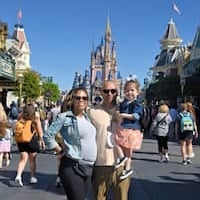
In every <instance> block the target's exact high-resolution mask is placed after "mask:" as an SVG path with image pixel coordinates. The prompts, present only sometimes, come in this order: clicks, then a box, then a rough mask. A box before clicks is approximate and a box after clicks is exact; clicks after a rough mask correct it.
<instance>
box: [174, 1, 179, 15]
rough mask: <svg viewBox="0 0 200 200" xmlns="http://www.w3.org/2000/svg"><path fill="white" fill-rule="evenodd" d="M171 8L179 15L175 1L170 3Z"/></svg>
mask: <svg viewBox="0 0 200 200" xmlns="http://www.w3.org/2000/svg"><path fill="white" fill-rule="evenodd" d="M172 9H173V10H174V11H175V12H176V13H178V14H179V15H180V14H181V11H180V10H179V8H178V7H177V5H176V4H175V3H173V4H172Z"/></svg>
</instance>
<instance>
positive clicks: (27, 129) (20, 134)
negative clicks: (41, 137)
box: [14, 119, 36, 143]
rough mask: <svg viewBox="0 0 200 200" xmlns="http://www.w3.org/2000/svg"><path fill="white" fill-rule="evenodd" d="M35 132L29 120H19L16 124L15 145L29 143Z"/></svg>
mask: <svg viewBox="0 0 200 200" xmlns="http://www.w3.org/2000/svg"><path fill="white" fill-rule="evenodd" d="M35 133H36V130H35V128H34V126H33V123H32V121H31V120H26V121H25V120H23V119H20V120H18V121H17V122H16V125H15V130H14V136H15V141H16V142H17V143H26V142H30V141H31V139H32V137H33V135H34V134H35Z"/></svg>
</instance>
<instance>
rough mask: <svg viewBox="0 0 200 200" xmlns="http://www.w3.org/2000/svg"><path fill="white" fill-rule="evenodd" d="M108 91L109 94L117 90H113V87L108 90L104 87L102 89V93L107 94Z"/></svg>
mask: <svg viewBox="0 0 200 200" xmlns="http://www.w3.org/2000/svg"><path fill="white" fill-rule="evenodd" d="M109 92H111V94H115V93H116V92H117V90H115V89H110V90H108V89H104V90H103V93H104V94H109Z"/></svg>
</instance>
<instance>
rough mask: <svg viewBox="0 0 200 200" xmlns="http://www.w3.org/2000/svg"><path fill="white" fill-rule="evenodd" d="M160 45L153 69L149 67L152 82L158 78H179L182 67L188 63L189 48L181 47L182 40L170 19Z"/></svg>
mask: <svg viewBox="0 0 200 200" xmlns="http://www.w3.org/2000/svg"><path fill="white" fill-rule="evenodd" d="M160 44H161V46H160V49H161V51H160V53H159V54H158V55H157V56H156V58H155V63H154V65H153V67H151V70H152V71H153V75H152V76H153V81H155V80H156V79H157V78H158V77H160V76H163V77H165V76H173V75H178V76H180V75H181V73H182V66H183V65H185V64H186V63H187V62H188V59H189V56H190V48H191V46H190V45H182V39H181V38H180V36H179V34H178V31H177V28H176V25H175V23H174V21H173V19H170V21H169V23H168V26H167V28H166V32H165V33H164V36H163V38H162V39H161V40H160Z"/></svg>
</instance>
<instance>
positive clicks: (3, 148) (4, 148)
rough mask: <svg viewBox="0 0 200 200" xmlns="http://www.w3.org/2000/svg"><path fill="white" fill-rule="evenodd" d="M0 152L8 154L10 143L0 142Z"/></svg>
mask: <svg viewBox="0 0 200 200" xmlns="http://www.w3.org/2000/svg"><path fill="white" fill-rule="evenodd" d="M0 152H10V141H7V140H6V141H0Z"/></svg>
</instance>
